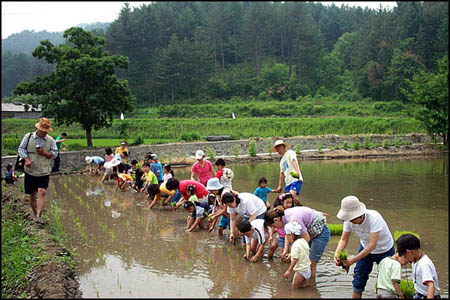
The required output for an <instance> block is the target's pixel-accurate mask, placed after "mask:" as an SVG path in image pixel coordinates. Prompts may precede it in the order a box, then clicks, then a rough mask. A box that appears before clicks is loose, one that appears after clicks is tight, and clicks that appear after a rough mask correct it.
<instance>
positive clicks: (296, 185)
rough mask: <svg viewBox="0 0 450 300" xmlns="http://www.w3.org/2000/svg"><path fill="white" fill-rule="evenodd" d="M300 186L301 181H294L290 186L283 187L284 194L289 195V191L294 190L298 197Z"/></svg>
mask: <svg viewBox="0 0 450 300" xmlns="http://www.w3.org/2000/svg"><path fill="white" fill-rule="evenodd" d="M302 184H303V181H301V180H296V181H294V182H293V183H291V184H290V185H287V186H285V187H284V192H285V193H289V192H290V191H291V190H294V191H295V192H296V193H297V195H300V190H301V189H302Z"/></svg>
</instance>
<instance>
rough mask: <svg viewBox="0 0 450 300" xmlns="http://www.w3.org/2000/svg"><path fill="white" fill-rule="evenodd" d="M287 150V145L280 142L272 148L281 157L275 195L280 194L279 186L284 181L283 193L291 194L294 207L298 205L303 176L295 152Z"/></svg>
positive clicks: (276, 142)
mask: <svg viewBox="0 0 450 300" xmlns="http://www.w3.org/2000/svg"><path fill="white" fill-rule="evenodd" d="M288 149H289V144H288V143H285V142H283V141H282V140H277V141H275V144H274V145H273V147H272V151H273V152H275V151H276V152H278V154H279V155H281V160H280V180H279V182H278V187H277V188H276V190H275V191H276V192H277V193H281V186H282V185H283V181H284V182H285V187H284V192H285V193H291V195H292V197H293V199H294V202H295V203H296V205H300V202H299V200H298V198H297V195H300V190H301V188H302V184H303V176H302V173H301V172H300V167H299V165H298V160H297V154H296V153H295V151H293V150H288Z"/></svg>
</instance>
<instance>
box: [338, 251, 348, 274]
mask: <svg viewBox="0 0 450 300" xmlns="http://www.w3.org/2000/svg"><path fill="white" fill-rule="evenodd" d="M337 256H338V257H337V259H338V262H339V265H338V266H341V267H342V268H343V269H344V270H345V271H347V273H348V271H349V270H350V267H349V266H347V267H345V266H344V261H345V260H347V259H348V252H347V249H345V250H344V251H340V250H339V251H338V253H337Z"/></svg>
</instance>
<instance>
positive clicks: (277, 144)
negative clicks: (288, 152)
mask: <svg viewBox="0 0 450 300" xmlns="http://www.w3.org/2000/svg"><path fill="white" fill-rule="evenodd" d="M280 145H284V147H285V148H286V149H289V144H288V143H285V142H283V140H276V141H275V144H273V147H272V152H277V149H276V147H277V146H280Z"/></svg>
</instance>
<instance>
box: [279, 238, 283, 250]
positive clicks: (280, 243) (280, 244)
mask: <svg viewBox="0 0 450 300" xmlns="http://www.w3.org/2000/svg"><path fill="white" fill-rule="evenodd" d="M278 247H280V248H284V237H283V238H281V237H278Z"/></svg>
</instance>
